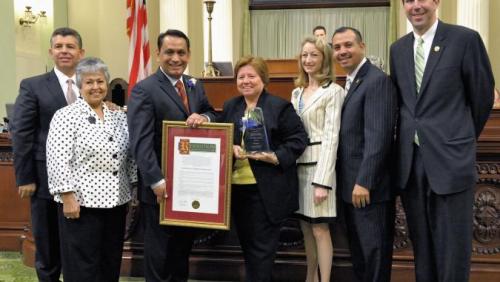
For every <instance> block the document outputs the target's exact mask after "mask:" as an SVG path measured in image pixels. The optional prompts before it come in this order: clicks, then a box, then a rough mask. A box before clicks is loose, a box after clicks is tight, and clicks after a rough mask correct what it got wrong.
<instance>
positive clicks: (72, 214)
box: [61, 192, 80, 219]
mask: <svg viewBox="0 0 500 282" xmlns="http://www.w3.org/2000/svg"><path fill="white" fill-rule="evenodd" d="M61 199H62V201H63V214H64V217H66V218H67V219H78V218H80V204H79V203H78V201H77V200H76V196H75V192H68V193H63V194H61Z"/></svg>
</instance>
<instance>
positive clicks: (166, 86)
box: [156, 68, 188, 116]
mask: <svg viewBox="0 0 500 282" xmlns="http://www.w3.org/2000/svg"><path fill="white" fill-rule="evenodd" d="M156 77H157V78H158V81H159V84H160V88H161V89H162V90H163V91H164V92H165V93H166V94H167V96H168V97H169V98H170V99H171V100H172V101H174V103H175V104H176V105H177V107H179V109H180V110H181V111H182V112H183V113H185V114H186V116H187V114H188V113H187V112H186V109H185V108H184V104H183V103H182V101H181V97H179V94H177V91H176V90H175V88H174V86H173V85H172V83H170V80H169V79H168V78H167V77H166V76H165V74H163V72H162V71H161V69H160V68H158V71H157V72H156ZM186 95H187V94H186Z"/></svg>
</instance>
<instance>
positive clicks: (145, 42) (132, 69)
mask: <svg viewBox="0 0 500 282" xmlns="http://www.w3.org/2000/svg"><path fill="white" fill-rule="evenodd" d="M126 1H127V35H128V38H129V48H128V95H130V92H131V91H132V88H134V85H135V84H136V83H137V82H139V81H140V80H142V79H144V78H146V77H147V76H148V75H149V74H151V58H150V56H149V39H148V16H147V14H148V13H147V10H146V0H126Z"/></svg>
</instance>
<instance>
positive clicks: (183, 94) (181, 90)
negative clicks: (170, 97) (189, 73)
mask: <svg viewBox="0 0 500 282" xmlns="http://www.w3.org/2000/svg"><path fill="white" fill-rule="evenodd" d="M175 88H177V91H178V94H179V96H180V97H181V100H182V104H183V105H184V109H185V110H186V112H187V113H188V114H190V112H189V102H188V97H187V95H186V89H184V84H183V83H182V82H181V80H180V79H179V80H177V82H176V83H175Z"/></svg>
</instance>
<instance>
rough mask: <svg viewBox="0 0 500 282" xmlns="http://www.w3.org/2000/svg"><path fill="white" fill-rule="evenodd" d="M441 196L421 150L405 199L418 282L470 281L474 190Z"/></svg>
mask: <svg viewBox="0 0 500 282" xmlns="http://www.w3.org/2000/svg"><path fill="white" fill-rule="evenodd" d="M464 188H465V190H463V191H462V192H459V193H455V194H448V195H438V194H436V193H434V192H433V191H432V190H431V187H430V185H429V182H428V179H427V176H426V173H425V169H424V164H423V161H422V155H421V152H420V149H419V148H418V147H417V146H415V150H414V156H413V164H412V171H411V174H410V178H409V180H408V185H407V187H406V189H404V190H403V191H402V192H401V199H402V201H403V206H404V209H405V213H406V220H407V223H408V229H409V235H410V239H411V242H412V245H413V253H414V255H415V275H416V280H417V281H418V282H424V281H425V282H432V281H440V282H444V281H450V282H451V281H453V282H460V281H464V282H465V281H469V271H470V258H471V252H472V206H473V187H464Z"/></svg>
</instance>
